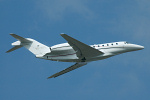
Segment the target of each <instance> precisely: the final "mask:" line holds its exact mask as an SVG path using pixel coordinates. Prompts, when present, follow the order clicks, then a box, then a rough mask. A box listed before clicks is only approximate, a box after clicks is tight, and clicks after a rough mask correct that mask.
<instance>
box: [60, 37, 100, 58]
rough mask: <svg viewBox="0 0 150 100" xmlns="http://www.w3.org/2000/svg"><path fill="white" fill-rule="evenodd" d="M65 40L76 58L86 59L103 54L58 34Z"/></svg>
mask: <svg viewBox="0 0 150 100" xmlns="http://www.w3.org/2000/svg"><path fill="white" fill-rule="evenodd" d="M60 35H61V36H62V37H63V38H64V39H65V40H67V41H68V43H69V44H70V46H72V48H73V49H74V50H75V51H76V54H77V57H79V58H80V59H83V58H86V57H94V56H98V55H100V54H103V52H101V51H99V50H97V49H95V48H92V47H90V46H88V45H86V44H84V43H82V42H80V41H78V40H76V39H74V38H72V37H70V36H68V35H66V34H60Z"/></svg>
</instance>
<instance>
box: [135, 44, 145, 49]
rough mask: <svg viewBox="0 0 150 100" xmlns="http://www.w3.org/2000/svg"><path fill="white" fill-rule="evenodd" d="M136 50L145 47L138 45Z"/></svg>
mask: <svg viewBox="0 0 150 100" xmlns="http://www.w3.org/2000/svg"><path fill="white" fill-rule="evenodd" d="M136 49H138V50H141V49H144V46H141V45H136Z"/></svg>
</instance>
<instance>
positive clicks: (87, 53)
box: [7, 33, 144, 78]
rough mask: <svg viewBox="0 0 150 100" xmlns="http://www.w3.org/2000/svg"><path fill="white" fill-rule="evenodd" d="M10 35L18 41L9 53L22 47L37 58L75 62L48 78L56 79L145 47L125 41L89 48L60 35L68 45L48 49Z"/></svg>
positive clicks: (34, 42)
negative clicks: (91, 64) (92, 62)
mask: <svg viewBox="0 0 150 100" xmlns="http://www.w3.org/2000/svg"><path fill="white" fill-rule="evenodd" d="M10 35H11V36H13V37H14V38H16V39H17V40H18V41H16V42H14V43H12V45H13V46H14V47H13V48H12V49H10V50H8V51H7V53H8V52H11V51H14V50H16V49H19V48H21V47H25V48H27V49H28V50H29V51H30V52H32V53H33V54H34V55H35V56H36V57H37V58H42V59H46V60H52V61H62V62H75V64H74V65H72V66H71V67H68V68H66V69H64V70H62V71H60V72H58V73H56V74H54V75H52V76H50V77H48V78H55V77H57V76H60V75H62V74H64V73H67V72H69V71H72V70H74V69H76V68H79V67H81V66H84V65H86V64H87V63H88V62H91V61H96V60H102V59H106V58H109V57H112V56H115V55H118V54H121V53H125V52H130V51H136V50H141V49H144V46H140V45H136V44H131V43H128V42H125V41H123V42H112V43H105V44H95V45H90V46H89V45H86V44H84V43H82V42H80V41H78V40H76V39H74V38H72V37H70V36H68V35H66V34H60V35H61V36H62V37H63V38H64V39H66V40H67V41H68V43H62V44H58V45H54V46H52V47H48V46H46V45H44V44H42V43H39V42H37V41H36V40H34V39H31V38H23V37H21V36H18V35H16V34H13V33H11V34H10Z"/></svg>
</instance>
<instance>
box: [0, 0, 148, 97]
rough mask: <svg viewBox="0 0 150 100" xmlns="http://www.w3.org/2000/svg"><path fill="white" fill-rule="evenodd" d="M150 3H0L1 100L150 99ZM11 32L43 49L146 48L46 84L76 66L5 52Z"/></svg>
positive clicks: (25, 53) (55, 0)
mask: <svg viewBox="0 0 150 100" xmlns="http://www.w3.org/2000/svg"><path fill="white" fill-rule="evenodd" d="M149 5H150V0H0V34H1V37H0V46H1V49H0V53H1V54H0V55H1V58H0V64H1V65H0V100H110V99H111V100H149V99H150V95H149V93H150V46H149V45H150V6H149ZM9 33H15V34H18V35H20V36H23V37H30V38H33V39H35V40H37V41H39V42H41V43H43V44H45V45H48V46H53V45H55V44H59V43H64V42H66V41H65V40H64V39H63V38H62V37H61V36H60V35H59V34H60V33H66V34H68V35H70V36H72V37H74V38H76V39H78V40H80V41H82V42H84V43H86V44H89V45H90V44H98V43H107V42H115V41H128V42H131V43H135V44H139V45H143V46H145V49H143V50H141V51H135V52H130V53H125V54H122V55H118V56H115V57H112V58H108V59H105V60H101V61H95V62H91V63H89V64H88V65H86V66H84V67H81V68H79V69H76V70H74V71H72V72H69V73H67V74H64V75H62V76H60V77H57V78H53V79H49V80H47V77H49V76H51V75H52V74H54V73H56V72H58V71H61V70H63V69H65V68H67V67H69V66H71V65H72V64H74V63H65V62H54V61H48V60H42V59H37V58H35V56H34V55H33V54H32V53H30V52H29V51H27V50H26V49H25V48H21V49H18V50H16V51H13V52H11V53H9V54H6V53H5V52H6V51H7V50H9V49H10V48H12V46H11V43H12V42H14V41H16V39H14V38H13V37H11V36H10V35H9Z"/></svg>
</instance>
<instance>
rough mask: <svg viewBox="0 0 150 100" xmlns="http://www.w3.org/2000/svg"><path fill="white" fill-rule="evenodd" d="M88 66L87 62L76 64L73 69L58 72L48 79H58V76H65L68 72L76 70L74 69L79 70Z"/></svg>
mask: <svg viewBox="0 0 150 100" xmlns="http://www.w3.org/2000/svg"><path fill="white" fill-rule="evenodd" d="M86 64H87V63H86V62H80V63H76V64H74V65H72V66H71V67H68V68H66V69H64V70H62V71H60V72H58V73H56V74H54V75H52V76H50V77H48V78H47V79H49V78H55V77H58V76H60V75H62V74H65V73H67V72H70V71H72V70H74V69H77V68H79V67H81V66H84V65H86Z"/></svg>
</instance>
